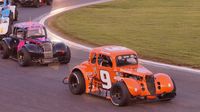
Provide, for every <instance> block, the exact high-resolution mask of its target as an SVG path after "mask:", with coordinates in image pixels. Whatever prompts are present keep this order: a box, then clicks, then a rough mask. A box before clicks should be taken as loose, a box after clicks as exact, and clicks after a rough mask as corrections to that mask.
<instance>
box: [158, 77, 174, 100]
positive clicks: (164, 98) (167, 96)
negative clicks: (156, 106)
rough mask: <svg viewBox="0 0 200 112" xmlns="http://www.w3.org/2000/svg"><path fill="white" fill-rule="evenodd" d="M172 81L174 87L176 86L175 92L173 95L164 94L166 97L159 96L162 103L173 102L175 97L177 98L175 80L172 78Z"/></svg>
mask: <svg viewBox="0 0 200 112" xmlns="http://www.w3.org/2000/svg"><path fill="white" fill-rule="evenodd" d="M171 80H172V82H173V85H174V89H173V91H172V92H171V93H166V94H164V95H159V96H158V99H159V100H160V101H170V100H172V99H173V98H175V96H176V84H175V82H174V80H173V79H172V78H171Z"/></svg>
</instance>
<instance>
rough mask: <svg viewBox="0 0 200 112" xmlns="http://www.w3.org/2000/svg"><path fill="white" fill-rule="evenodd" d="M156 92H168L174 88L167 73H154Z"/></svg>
mask: <svg viewBox="0 0 200 112" xmlns="http://www.w3.org/2000/svg"><path fill="white" fill-rule="evenodd" d="M154 77H155V87H156V94H163V93H170V92H172V91H173V90H174V88H175V84H174V82H173V81H172V79H171V78H170V77H169V75H167V74H164V73H158V74H155V75H154Z"/></svg>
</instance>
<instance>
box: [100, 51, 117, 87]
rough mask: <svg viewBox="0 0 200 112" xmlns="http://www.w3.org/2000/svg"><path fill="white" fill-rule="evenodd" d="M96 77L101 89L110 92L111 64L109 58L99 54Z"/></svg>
mask: <svg viewBox="0 0 200 112" xmlns="http://www.w3.org/2000/svg"><path fill="white" fill-rule="evenodd" d="M97 66H98V67H97V68H98V76H99V79H100V80H101V82H102V89H105V90H110V88H111V87H112V78H113V76H112V74H113V73H114V72H113V70H112V67H113V64H112V60H111V58H110V57H109V56H106V55H103V54H99V56H98V65H97Z"/></svg>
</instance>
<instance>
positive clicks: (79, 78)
mask: <svg viewBox="0 0 200 112" xmlns="http://www.w3.org/2000/svg"><path fill="white" fill-rule="evenodd" d="M69 89H70V91H71V92H72V94H74V95H81V94H83V93H85V79H84V77H83V75H82V73H81V72H80V71H73V73H72V74H71V75H70V76H69Z"/></svg>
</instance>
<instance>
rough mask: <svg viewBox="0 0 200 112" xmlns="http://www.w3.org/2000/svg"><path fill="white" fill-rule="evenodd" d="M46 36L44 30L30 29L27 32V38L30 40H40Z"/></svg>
mask: <svg viewBox="0 0 200 112" xmlns="http://www.w3.org/2000/svg"><path fill="white" fill-rule="evenodd" d="M45 36H46V34H45V30H44V29H43V28H34V29H28V31H27V37H29V38H40V37H45Z"/></svg>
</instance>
